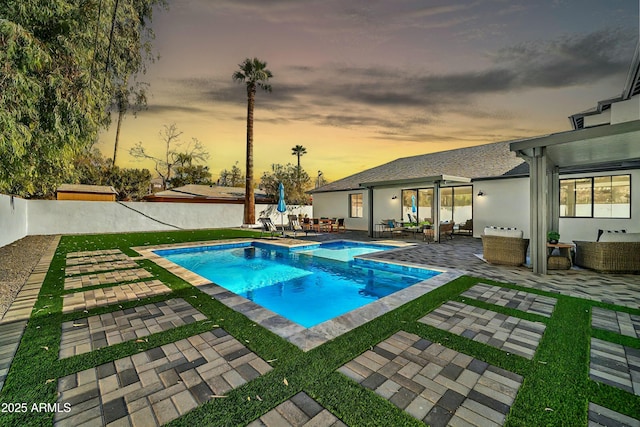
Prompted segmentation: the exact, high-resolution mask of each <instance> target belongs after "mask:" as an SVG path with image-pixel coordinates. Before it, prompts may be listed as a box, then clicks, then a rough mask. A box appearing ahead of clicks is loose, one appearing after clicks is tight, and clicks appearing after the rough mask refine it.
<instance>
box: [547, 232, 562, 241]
mask: <svg viewBox="0 0 640 427" xmlns="http://www.w3.org/2000/svg"><path fill="white" fill-rule="evenodd" d="M559 240H560V233H558V232H557V231H553V230H551V231H549V232H548V233H547V242H549V243H551V244H553V245H555V244H556V243H558V241H559Z"/></svg>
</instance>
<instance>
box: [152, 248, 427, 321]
mask: <svg viewBox="0 0 640 427" xmlns="http://www.w3.org/2000/svg"><path fill="white" fill-rule="evenodd" d="M385 249H390V247H388V246H386V247H385V246H382V245H372V244H361V243H357V242H345V241H340V242H330V243H323V244H320V245H317V244H316V245H311V246H309V247H303V248H300V249H294V250H288V249H282V248H279V247H276V246H274V245H269V244H265V243H261V242H253V243H249V242H247V243H240V244H230V245H219V246H208V247H206V246H204V247H196V248H188V249H168V250H158V251H155V253H156V254H158V255H160V256H162V257H165V258H167V259H168V260H170V261H172V262H174V263H176V264H178V265H180V266H182V267H184V268H186V269H188V270H191V271H193V272H195V273H197V274H199V275H200V276H202V277H205V278H207V279H209V280H211V281H212V282H213V283H215V284H217V285H219V286H222V287H223V288H225V289H227V290H229V291H231V292H233V293H235V294H237V295H241V296H243V297H245V298H247V299H249V300H251V301H253V302H255V303H256V304H258V305H261V306H263V307H265V308H268V309H269V310H271V311H273V312H275V313H278V314H279V315H281V316H284V317H286V318H287V319H289V320H291V321H293V322H295V323H298V324H300V325H302V326H304V327H307V328H309V327H312V326H315V325H317V324H319V323H322V322H324V321H326V320H329V319H332V318H334V317H337V316H340V315H342V314H344V313H347V312H349V311H351V310H354V309H356V308H358V307H362V306H363V305H365V304H368V303H370V302H372V301H375V300H377V299H380V298H382V297H385V296H387V295H390V294H392V293H394V292H397V291H399V290H401V289H404V288H406V287H408V286H411V285H413V284H415V283H418V282H420V281H423V280H426V279H428V278H430V277H433V276H435V275H437V274H439V272H437V271H433V270H426V269H420V268H407V267H402V266H395V265H389V264H381V263H378V262H375V261H373V262H372V261H370V260H367V261H364V260H360V259H356V260H354V258H353V257H354V256H357V255H362V254H367V253H372V252H377V251H381V250H385Z"/></svg>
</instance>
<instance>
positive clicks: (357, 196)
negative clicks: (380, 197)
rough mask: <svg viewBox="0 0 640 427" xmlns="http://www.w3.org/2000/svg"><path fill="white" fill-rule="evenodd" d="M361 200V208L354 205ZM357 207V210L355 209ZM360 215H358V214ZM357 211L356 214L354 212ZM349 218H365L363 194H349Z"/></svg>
mask: <svg viewBox="0 0 640 427" xmlns="http://www.w3.org/2000/svg"><path fill="white" fill-rule="evenodd" d="M357 199H359V200H360V204H359V206H357V204H356V205H354V201H356V202H357ZM354 207H355V209H354ZM358 210H359V211H360V212H359V215H358V212H357V211H358ZM354 211H355V212H354ZM349 218H364V194H363V193H349Z"/></svg>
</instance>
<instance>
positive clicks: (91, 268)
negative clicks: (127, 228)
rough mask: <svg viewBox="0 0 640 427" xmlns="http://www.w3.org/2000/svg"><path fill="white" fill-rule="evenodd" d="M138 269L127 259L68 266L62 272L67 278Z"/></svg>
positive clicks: (136, 265)
mask: <svg viewBox="0 0 640 427" xmlns="http://www.w3.org/2000/svg"><path fill="white" fill-rule="evenodd" d="M136 267H138V264H136V263H135V262H134V261H132V260H129V259H123V260H118V261H107V262H100V263H93V264H79V265H71V266H70V265H68V264H67V268H65V270H64V272H65V274H66V275H67V276H74V275H78V274H87V273H99V272H102V271H110V270H124V269H132V268H136Z"/></svg>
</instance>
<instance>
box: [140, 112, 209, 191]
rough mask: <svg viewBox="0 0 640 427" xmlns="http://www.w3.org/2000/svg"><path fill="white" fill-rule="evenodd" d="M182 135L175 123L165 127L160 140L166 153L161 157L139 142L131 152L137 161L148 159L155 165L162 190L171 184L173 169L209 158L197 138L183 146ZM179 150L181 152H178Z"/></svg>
mask: <svg viewBox="0 0 640 427" xmlns="http://www.w3.org/2000/svg"><path fill="white" fill-rule="evenodd" d="M181 135H182V132H179V131H178V128H177V126H176V124H175V123H172V124H171V125H164V129H163V130H162V131H160V138H161V139H162V141H163V145H164V152H163V153H162V155H161V156H157V155H154V154H150V153H149V152H148V151H147V149H145V148H144V147H143V146H142V141H138V143H137V144H136V145H134V146H133V147H132V148H131V150H129V154H130V155H131V156H133V157H135V158H136V159H138V160H144V159H147V160H151V161H153V162H154V163H155V170H156V173H157V174H158V175H159V176H160V178H161V179H162V188H163V189H165V190H166V189H167V188H168V186H169V184H170V181H171V178H172V173H173V169H174V168H175V167H176V166H180V165H184V164H185V162H188V163H189V164H192V163H197V162H204V161H205V160H207V159H208V158H209V153H208V152H207V151H206V150H205V148H204V146H203V145H202V143H201V142H200V141H198V139H197V138H192V141H191V142H190V143H189V144H187V145H186V146H183V143H182V142H180V136H181ZM179 148H180V151H179V150H178V149H179ZM187 159H188V160H187Z"/></svg>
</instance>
